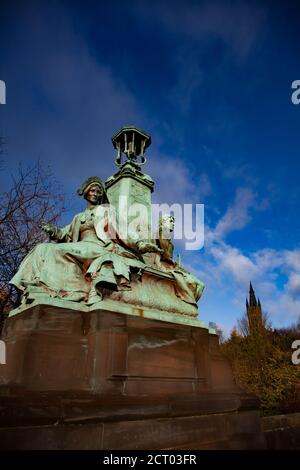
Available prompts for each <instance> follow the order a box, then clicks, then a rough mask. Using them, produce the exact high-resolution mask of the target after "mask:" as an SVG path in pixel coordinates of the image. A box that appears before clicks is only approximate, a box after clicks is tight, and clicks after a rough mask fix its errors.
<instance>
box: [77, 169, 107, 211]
mask: <svg viewBox="0 0 300 470" xmlns="http://www.w3.org/2000/svg"><path fill="white" fill-rule="evenodd" d="M77 194H78V195H79V196H83V197H84V199H86V200H87V201H89V202H92V203H94V204H105V203H108V198H107V194H106V191H105V187H104V185H103V183H102V181H101V179H100V178H99V177H98V176H91V177H90V178H88V179H87V180H86V181H85V182H84V183H83V184H82V185H81V187H80V188H79V189H78V190H77Z"/></svg>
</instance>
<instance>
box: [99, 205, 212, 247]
mask: <svg viewBox="0 0 300 470" xmlns="http://www.w3.org/2000/svg"><path fill="white" fill-rule="evenodd" d="M95 216H96V218H95V230H96V233H97V236H98V237H99V238H100V239H101V240H106V239H108V238H109V239H111V240H115V239H117V238H119V239H121V240H131V241H133V242H138V241H140V240H148V241H149V240H153V241H154V240H156V239H157V238H160V239H161V238H163V239H169V238H174V240H183V241H184V243H185V249H186V250H200V249H201V248H203V246H204V204H179V203H174V204H172V205H168V204H151V205H150V206H147V205H145V204H140V203H133V204H130V202H129V198H127V196H120V197H119V200H118V205H117V207H116V204H115V205H112V204H102V205H100V206H98V207H97V209H96V210H95Z"/></svg>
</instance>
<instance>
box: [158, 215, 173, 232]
mask: <svg viewBox="0 0 300 470" xmlns="http://www.w3.org/2000/svg"><path fill="white" fill-rule="evenodd" d="M174 224H175V217H174V216H173V215H171V214H165V215H161V216H160V218H159V229H160V230H165V231H168V232H173V230H174Z"/></svg>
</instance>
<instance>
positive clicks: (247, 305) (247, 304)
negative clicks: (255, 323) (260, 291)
mask: <svg viewBox="0 0 300 470" xmlns="http://www.w3.org/2000/svg"><path fill="white" fill-rule="evenodd" d="M248 307H249V303H248V299H247V297H246V309H247V311H248Z"/></svg>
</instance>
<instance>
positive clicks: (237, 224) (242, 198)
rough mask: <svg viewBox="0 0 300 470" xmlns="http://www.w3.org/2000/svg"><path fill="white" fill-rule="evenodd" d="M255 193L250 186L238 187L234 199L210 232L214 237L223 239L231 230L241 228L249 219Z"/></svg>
mask: <svg viewBox="0 0 300 470" xmlns="http://www.w3.org/2000/svg"><path fill="white" fill-rule="evenodd" d="M255 201H256V195H255V194H254V193H253V191H252V189H250V188H238V189H237V191H236V195H235V200H234V203H233V205H232V206H230V207H229V208H228V209H227V211H226V213H225V214H224V216H223V217H222V218H221V219H220V220H219V222H218V224H217V226H216V228H215V229H214V230H213V232H212V236H213V238H215V239H223V238H224V237H225V236H226V235H227V234H228V233H230V232H232V231H233V230H241V229H242V228H244V227H245V226H246V225H247V224H248V223H249V222H250V220H251V216H250V212H249V211H250V209H251V208H252V207H253V206H254V205H255Z"/></svg>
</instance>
